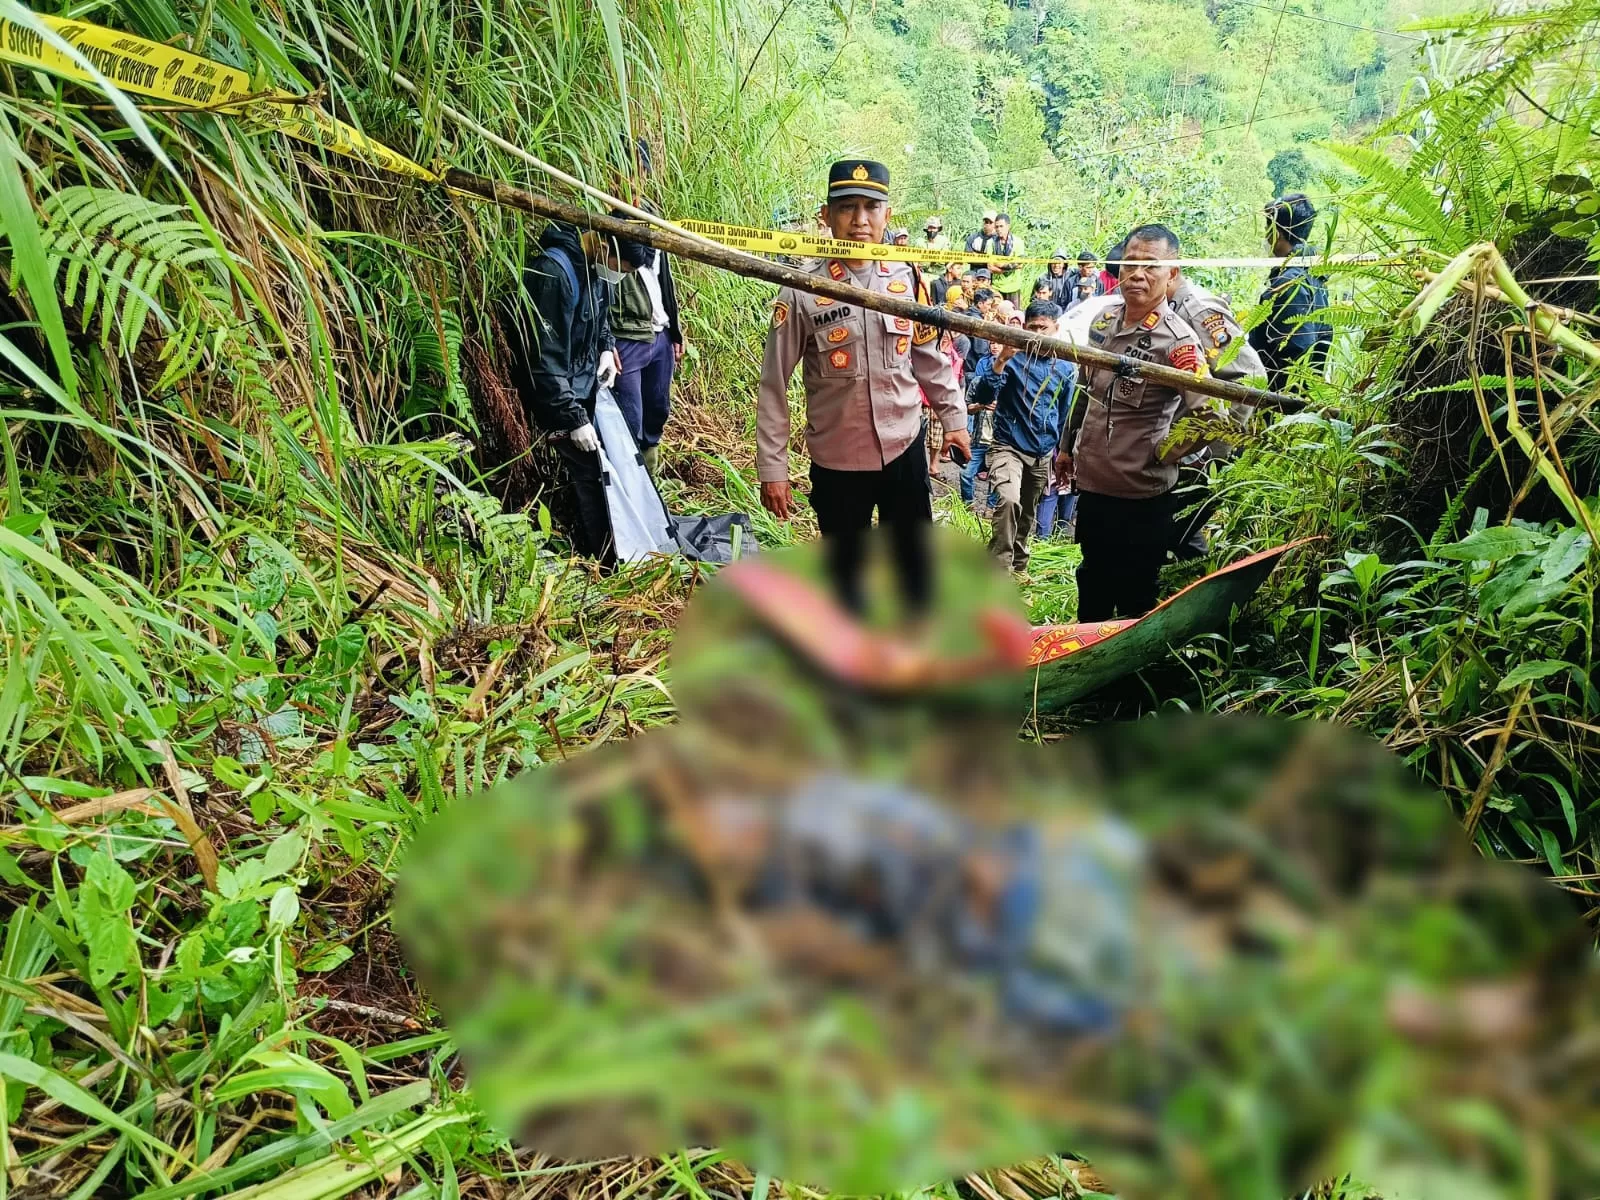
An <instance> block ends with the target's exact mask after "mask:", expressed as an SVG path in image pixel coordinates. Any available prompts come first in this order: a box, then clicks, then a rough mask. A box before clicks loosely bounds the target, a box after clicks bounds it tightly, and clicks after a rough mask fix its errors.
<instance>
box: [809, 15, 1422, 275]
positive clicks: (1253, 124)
mask: <svg viewBox="0 0 1600 1200" xmlns="http://www.w3.org/2000/svg"><path fill="white" fill-rule="evenodd" d="M809 7H810V9H811V11H809V12H807V13H805V14H804V15H793V16H790V17H789V18H787V22H790V23H799V22H804V23H806V24H808V25H809V26H810V27H811V28H813V29H815V30H816V31H817V33H816V48H815V53H817V54H821V55H836V56H837V60H838V61H837V65H836V66H833V68H832V69H831V71H830V72H829V74H828V77H827V83H826V99H825V102H824V110H825V112H826V114H827V121H826V124H825V125H824V126H823V129H824V130H825V136H824V137H821V138H816V139H813V144H814V145H818V146H819V148H820V147H822V146H830V145H838V146H845V147H850V148H851V149H853V150H856V151H857V152H860V153H872V154H874V155H875V156H877V157H879V158H881V159H882V160H883V161H884V162H885V163H887V164H888V165H889V166H890V168H891V170H892V171H893V172H894V174H895V176H896V178H897V179H900V180H904V181H905V184H904V186H903V187H902V188H901V204H900V207H901V209H902V211H903V212H904V214H905V215H906V216H907V217H909V218H911V219H912V220H913V227H915V223H916V222H920V220H921V218H922V216H923V214H925V213H927V212H930V211H937V212H940V213H943V214H945V215H946V217H947V228H948V229H949V231H950V232H952V233H962V232H965V231H969V230H973V229H976V228H977V219H976V218H977V216H978V213H979V211H980V210H981V209H983V208H985V207H999V208H1005V209H1008V210H1009V211H1010V212H1011V213H1012V216H1013V217H1014V218H1015V223H1016V226H1017V229H1018V231H1019V232H1020V233H1022V234H1023V235H1024V239H1025V241H1026V242H1027V244H1028V245H1029V247H1030V248H1031V249H1032V250H1033V251H1034V252H1035V253H1039V252H1043V253H1045V254H1048V253H1050V251H1051V249H1052V248H1054V247H1055V246H1057V245H1060V246H1062V247H1064V248H1066V249H1068V251H1069V253H1072V254H1076V253H1077V251H1078V250H1079V249H1080V248H1081V247H1082V246H1088V247H1092V248H1093V249H1094V250H1095V251H1097V252H1104V251H1105V250H1106V249H1107V248H1108V247H1109V246H1110V245H1111V243H1113V242H1115V241H1116V239H1117V236H1118V235H1119V234H1120V233H1122V232H1123V231H1125V230H1127V229H1129V228H1131V227H1132V226H1133V225H1134V224H1136V223H1138V222H1140V221H1150V220H1160V221H1165V222H1167V223H1169V224H1170V225H1171V226H1172V227H1173V228H1174V229H1176V230H1177V231H1178V232H1179V233H1180V234H1182V235H1183V237H1184V238H1185V239H1188V240H1190V241H1191V242H1192V243H1193V244H1194V246H1195V248H1197V249H1199V250H1201V251H1204V252H1206V253H1213V254H1217V253H1244V254H1256V253H1260V252H1261V244H1260V239H1261V229H1260V221H1259V219H1258V217H1259V213H1260V209H1261V205H1262V204H1263V203H1264V202H1265V201H1266V200H1267V199H1269V198H1270V196H1271V195H1272V194H1274V191H1273V189H1276V190H1277V191H1285V190H1288V189H1290V188H1302V189H1305V190H1309V191H1312V192H1320V191H1321V190H1322V187H1321V181H1320V174H1321V172H1322V171H1325V170H1327V169H1329V168H1331V167H1334V166H1335V163H1334V162H1333V160H1331V159H1330V157H1329V156H1328V155H1327V153H1326V152H1325V151H1323V150H1321V149H1320V148H1319V143H1321V142H1322V141H1324V140H1326V139H1329V138H1335V139H1348V138H1353V137H1355V136H1358V135H1359V134H1360V133H1362V132H1364V131H1366V130H1369V129H1371V128H1372V127H1374V126H1375V125H1376V123H1377V122H1378V121H1380V120H1381V119H1382V118H1384V117H1386V116H1390V115H1392V114H1393V113H1394V112H1395V111H1397V109H1398V108H1399V106H1400V103H1401V98H1402V93H1403V91H1404V86H1405V83H1406V81H1407V80H1408V79H1409V78H1410V76H1411V74H1412V73H1413V72H1414V70H1415V68H1416V64H1415V63H1414V62H1413V55H1412V51H1413V49H1414V48H1415V47H1416V46H1417V45H1418V44H1419V43H1420V42H1421V41H1422V38H1421V36H1420V35H1418V34H1414V33H1411V34H1407V33H1395V32H1393V31H1394V30H1395V29H1396V26H1397V25H1398V24H1399V23H1400V22H1402V21H1404V20H1405V19H1407V18H1411V17H1414V16H1418V15H1431V14H1432V13H1435V12H1439V11H1442V10H1445V9H1446V8H1448V7H1450V6H1447V5H1445V4H1441V3H1434V2H1428V3H1422V4H1417V3H1401V2H1398V0H1397V2H1394V3H1389V2H1387V0H1319V2H1317V3H1292V4H1290V5H1288V6H1287V8H1286V12H1285V14H1284V15H1282V16H1280V14H1279V11H1278V8H1279V6H1278V5H1276V4H1262V3H1256V2H1255V0H1209V2H1208V0H1159V2H1156V3H1141V4H1125V5H1106V4H1095V3H1091V2H1089V0H1036V2H1035V3H1033V4H1030V5H1008V4H1003V3H997V2H988V0H894V2H893V3H882V4H875V5H872V6H871V7H870V9H869V11H868V12H866V13H862V14H860V16H859V17H858V18H857V19H856V20H855V21H854V22H852V23H850V24H849V25H848V26H845V25H842V24H840V23H839V22H838V21H837V20H836V19H834V18H831V17H830V16H829V15H828V11H827V6H826V5H823V4H820V3H815V4H812V5H810V6H809ZM847 30H848V32H847ZM1375 30H1383V31H1390V32H1385V33H1379V32H1374V31H1375ZM800 53H801V55H802V57H801V59H800V61H808V59H807V58H806V57H805V56H804V51H801V52H800Z"/></svg>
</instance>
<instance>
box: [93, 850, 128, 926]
mask: <svg viewBox="0 0 1600 1200" xmlns="http://www.w3.org/2000/svg"><path fill="white" fill-rule="evenodd" d="M84 875H85V878H86V879H87V880H88V882H89V885H90V886H91V887H94V888H96V889H98V890H99V892H100V895H101V897H102V898H103V899H104V901H105V907H106V911H107V912H115V913H122V912H127V911H128V910H129V909H130V908H132V907H133V898H134V894H135V893H136V892H137V890H138V887H137V885H136V884H135V883H134V882H133V876H132V875H129V874H128V872H127V871H125V870H123V869H122V866H121V865H120V864H119V863H118V862H117V860H116V859H115V858H113V857H112V856H111V855H109V854H96V855H95V856H94V857H93V858H92V859H90V860H89V868H88V870H87V871H85V872H84Z"/></svg>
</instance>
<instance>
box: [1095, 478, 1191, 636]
mask: <svg viewBox="0 0 1600 1200" xmlns="http://www.w3.org/2000/svg"><path fill="white" fill-rule="evenodd" d="M1182 503H1183V501H1182V499H1181V498H1180V497H1178V496H1177V495H1176V494H1175V493H1173V492H1170V491H1169V492H1165V493H1163V494H1162V495H1159V496H1151V497H1148V498H1146V499H1140V500H1128V499H1124V498H1123V497H1121V496H1106V495H1103V494H1101V493H1098V492H1081V493H1079V495H1078V545H1079V546H1080V547H1081V548H1082V549H1083V562H1082V563H1080V564H1079V565H1078V620H1080V621H1108V620H1111V619H1112V618H1113V617H1128V618H1133V617H1142V616H1144V614H1145V613H1147V612H1149V611H1150V610H1151V609H1152V608H1154V607H1155V606H1156V598H1157V596H1158V595H1159V586H1160V585H1159V580H1158V576H1159V575H1160V574H1161V566H1162V564H1163V563H1164V562H1165V561H1166V558H1167V548H1168V547H1170V546H1171V545H1172V527H1173V516H1174V514H1176V513H1177V511H1178V509H1179V508H1180V507H1181V506H1182Z"/></svg>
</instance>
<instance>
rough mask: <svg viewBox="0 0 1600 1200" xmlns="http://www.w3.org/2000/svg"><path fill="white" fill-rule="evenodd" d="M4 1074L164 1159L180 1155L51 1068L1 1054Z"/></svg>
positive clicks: (185, 1160) (0, 1063) (0, 1065)
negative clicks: (147, 1147)
mask: <svg viewBox="0 0 1600 1200" xmlns="http://www.w3.org/2000/svg"><path fill="white" fill-rule="evenodd" d="M0 1075H4V1076H5V1077H6V1078H7V1079H15V1080H16V1081H17V1082H19V1083H25V1084H27V1085H28V1086H29V1087H36V1088H38V1089H39V1090H40V1091H41V1092H43V1093H44V1094H45V1095H46V1096H49V1097H50V1098H51V1099H52V1100H54V1101H56V1102H57V1103H58V1104H64V1105H66V1106H67V1107H68V1108H70V1109H73V1110H74V1111H76V1112H80V1113H82V1114H83V1115H84V1116H86V1117H88V1118H90V1119H91V1120H95V1121H99V1122H100V1123H101V1124H103V1125H109V1126H110V1127H111V1128H112V1129H115V1130H117V1131H118V1132H119V1133H125V1134H127V1135H128V1136H129V1137H131V1138H133V1139H134V1140H135V1141H137V1142H141V1143H143V1144H144V1145H146V1146H149V1147H150V1148H151V1149H152V1150H155V1151H156V1152H157V1153H158V1154H160V1155H162V1156H163V1157H166V1156H168V1155H172V1154H174V1153H176V1152H175V1151H174V1150H173V1149H172V1147H171V1146H168V1145H167V1144H166V1143H164V1142H162V1141H161V1140H160V1139H159V1138H154V1137H151V1136H150V1135H149V1134H148V1133H146V1132H145V1131H144V1130H142V1129H140V1128H139V1127H138V1126H137V1125H134V1124H133V1123H132V1122H130V1121H127V1120H125V1119H124V1118H122V1117H120V1116H118V1115H117V1114H116V1113H114V1112H112V1111H111V1110H110V1109H109V1108H107V1107H106V1106H105V1105H104V1104H102V1103H100V1101H98V1100H96V1099H95V1098H94V1096H92V1095H90V1094H89V1093H88V1092H86V1091H84V1090H83V1088H81V1087H79V1086H78V1085H77V1084H75V1083H73V1082H72V1080H70V1079H68V1078H67V1077H66V1076H64V1075H61V1074H58V1073H57V1072H55V1071H52V1070H51V1069H50V1068H49V1067H41V1066H40V1065H39V1064H38V1063H35V1062H32V1061H30V1060H29V1059H26V1058H19V1057H18V1056H17V1055H15V1054H0ZM180 1161H184V1162H187V1161H188V1159H187V1158H183V1157H181V1156H180Z"/></svg>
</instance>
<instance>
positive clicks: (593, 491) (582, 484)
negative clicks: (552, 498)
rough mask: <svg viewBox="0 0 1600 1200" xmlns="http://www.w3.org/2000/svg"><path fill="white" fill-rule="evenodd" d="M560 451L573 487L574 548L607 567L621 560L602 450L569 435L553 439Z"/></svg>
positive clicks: (571, 525) (572, 532) (569, 533)
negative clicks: (576, 441)
mask: <svg viewBox="0 0 1600 1200" xmlns="http://www.w3.org/2000/svg"><path fill="white" fill-rule="evenodd" d="M552 441H553V443H554V445H555V448H556V453H557V454H558V455H560V456H561V461H562V462H563V463H564V464H566V468H567V478H568V480H569V482H570V484H571V488H572V498H573V501H574V504H573V513H572V521H571V523H570V528H569V529H568V530H567V535H568V536H569V537H570V538H571V539H572V548H573V549H574V550H576V551H577V552H578V553H579V554H581V555H583V556H584V557H585V558H594V559H599V560H600V565H601V566H603V567H613V566H615V565H616V562H617V554H616V547H615V546H613V545H612V540H611V506H610V505H608V504H607V503H606V486H605V479H604V477H603V476H602V475H601V470H600V453H599V451H596V450H580V449H578V448H577V447H576V446H574V445H573V444H572V439H571V438H569V437H560V438H554V439H552Z"/></svg>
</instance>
